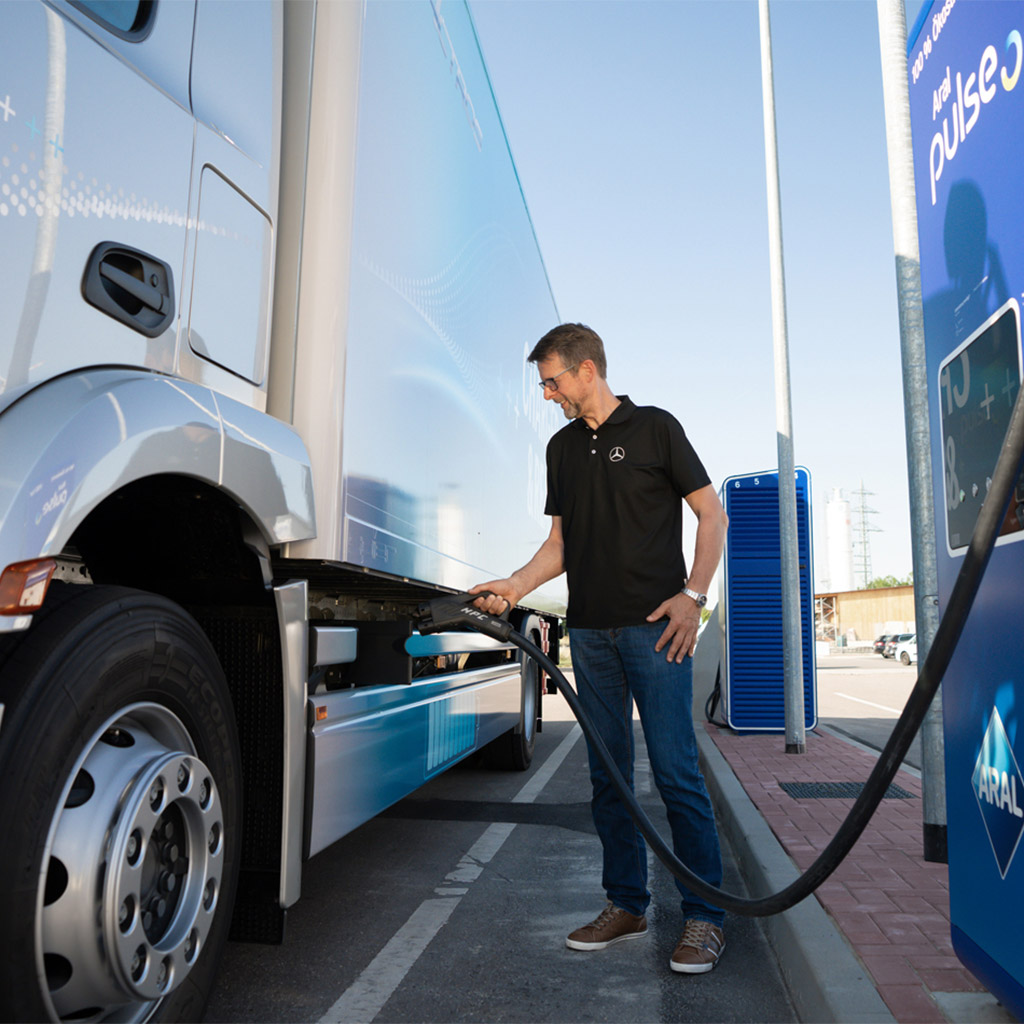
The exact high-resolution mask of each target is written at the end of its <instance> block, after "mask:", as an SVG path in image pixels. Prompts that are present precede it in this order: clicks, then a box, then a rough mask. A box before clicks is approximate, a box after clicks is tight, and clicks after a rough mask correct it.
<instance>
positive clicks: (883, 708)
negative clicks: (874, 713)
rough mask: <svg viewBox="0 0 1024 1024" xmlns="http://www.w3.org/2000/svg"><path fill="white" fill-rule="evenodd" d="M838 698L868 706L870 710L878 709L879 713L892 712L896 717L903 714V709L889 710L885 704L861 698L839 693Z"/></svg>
mask: <svg viewBox="0 0 1024 1024" xmlns="http://www.w3.org/2000/svg"><path fill="white" fill-rule="evenodd" d="M836 696H837V697H845V698H846V699H847V700H853V701H856V702H857V703H858V704H867V706H868V707H870V708H878V710H879V711H891V712H892V713H893V714H894V715H901V714H902V713H903V709H902V708H889V707H886V706H885V705H884V704H876V703H875V702H874V701H871V700H863V699H862V698H860V697H851V696H850V695H849V694H848V693H837V694H836Z"/></svg>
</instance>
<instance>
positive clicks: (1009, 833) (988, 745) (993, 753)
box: [971, 708, 1024, 878]
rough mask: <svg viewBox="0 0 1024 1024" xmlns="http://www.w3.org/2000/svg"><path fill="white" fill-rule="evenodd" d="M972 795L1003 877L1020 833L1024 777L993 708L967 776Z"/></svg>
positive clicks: (1023, 820)
mask: <svg viewBox="0 0 1024 1024" xmlns="http://www.w3.org/2000/svg"><path fill="white" fill-rule="evenodd" d="M971 783H972V784H973V786H974V795H975V796H976V797H977V798H978V808H979V809H980V810H981V817H982V820H983V821H984V822H985V829H986V831H987V832H988V838H989V842H990V843H991V844H992V852H993V853H994V854H995V856H996V863H997V864H998V865H999V874H1000V876H1001V877H1003V878H1005V877H1006V872H1007V871H1009V870H1010V862H1011V861H1012V860H1013V855H1014V854H1015V853H1016V852H1017V844H1018V843H1019V842H1020V836H1021V832H1024V809H1022V807H1021V804H1022V803H1024V777H1022V776H1021V774H1020V769H1019V768H1018V767H1017V759H1016V758H1015V757H1014V756H1013V748H1012V747H1011V746H1010V741H1009V739H1008V738H1007V736H1006V730H1005V729H1004V728H1003V720H1002V719H1001V718H1000V717H999V712H998V711H997V710H996V709H995V708H993V709H992V717H991V718H990V719H989V723H988V728H987V729H986V730H985V739H984V742H983V743H982V745H981V753H980V754H979V755H978V761H977V763H976V764H975V766H974V774H973V775H972V776H971Z"/></svg>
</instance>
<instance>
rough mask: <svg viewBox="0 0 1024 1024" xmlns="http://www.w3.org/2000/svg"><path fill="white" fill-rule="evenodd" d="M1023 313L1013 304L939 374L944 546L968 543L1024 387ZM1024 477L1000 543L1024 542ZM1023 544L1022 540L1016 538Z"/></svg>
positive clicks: (953, 550) (953, 549)
mask: <svg viewBox="0 0 1024 1024" xmlns="http://www.w3.org/2000/svg"><path fill="white" fill-rule="evenodd" d="M1021 376H1022V373H1021V345H1020V307H1019V306H1018V304H1017V301H1016V299H1011V300H1010V301H1009V302H1007V303H1006V304H1005V305H1004V306H1003V307H1002V308H1001V309H999V310H998V311H997V312H996V313H995V314H994V315H993V316H992V317H990V318H989V319H988V320H987V321H986V322H985V323H984V324H983V325H982V326H981V327H980V328H979V329H978V330H977V331H975V332H974V334H972V335H971V336H970V337H969V338H968V339H967V340H966V341H965V342H964V343H963V344H962V345H960V346H958V347H957V348H956V349H955V350H954V351H953V352H952V353H951V354H950V355H949V356H948V357H947V358H946V359H944V360H943V361H942V363H941V364H940V366H939V406H940V408H939V420H940V423H941V426H942V463H943V490H944V494H945V509H946V546H947V548H948V549H949V553H950V554H951V555H954V554H957V553H960V552H962V551H965V550H966V548H967V545H968V544H969V543H970V540H971V535H972V534H973V532H974V526H975V524H976V523H977V521H978V514H979V513H980V511H981V506H982V504H983V503H984V501H985V499H986V497H987V496H988V491H989V488H990V487H991V486H992V471H993V469H994V468H995V464H996V460H997V459H998V457H999V451H1000V448H1001V447H1002V443H1003V438H1004V437H1005V436H1006V428H1007V426H1009V423H1010V413H1011V412H1012V411H1013V403H1014V401H1015V400H1016V398H1017V391H1018V389H1019V388H1020V382H1021ZM1022 502H1024V476H1022V479H1021V480H1020V481H1018V484H1017V488H1016V492H1015V494H1014V500H1013V501H1012V502H1011V503H1010V508H1009V511H1008V513H1007V516H1006V521H1005V522H1004V523H1003V526H1002V529H1001V530H1000V538H1001V539H1002V538H1008V537H1009V536H1010V535H1012V534H1020V536H1021V537H1024V504H1022ZM1018 539H1020V538H1018Z"/></svg>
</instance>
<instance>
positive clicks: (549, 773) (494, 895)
mask: <svg viewBox="0 0 1024 1024" xmlns="http://www.w3.org/2000/svg"><path fill="white" fill-rule="evenodd" d="M568 719H569V716H568V712H567V710H566V709H565V706H564V703H563V702H562V700H561V698H559V697H545V727H544V731H543V732H542V734H541V736H540V737H539V740H538V746H537V754H536V757H535V759H534V764H533V766H532V768H531V771H530V772H528V773H504V772H495V771H491V770H489V769H487V768H486V767H485V766H483V765H482V764H481V763H480V762H479V761H475V762H473V763H470V764H465V765H462V766H459V767H456V768H454V769H452V770H450V771H448V772H446V773H445V774H444V775H442V776H440V777H438V778H437V779H434V780H432V781H431V782H430V783H429V784H428V785H427V786H425V787H424V788H423V789H421V790H420V791H419V792H417V793H416V794H414V795H413V796H412V797H410V798H409V799H407V800H405V801H403V802H402V803H400V804H398V805H396V806H395V807H394V808H392V809H391V810H390V811H389V812H386V813H385V814H384V815H381V816H380V817H378V818H376V819H375V820H373V821H371V822H369V823H368V824H366V825H365V826H363V827H362V828H360V829H358V830H356V831H355V832H354V833H352V834H350V835H349V836H346V837H345V838H344V839H342V840H341V841H339V842H338V843H336V844H335V845H334V846H332V847H331V848H330V849H328V850H326V851H324V852H323V853H321V854H320V855H318V856H317V857H315V858H313V860H311V861H310V862H309V863H308V864H307V865H306V866H305V870H304V877H303V897H302V899H301V900H300V901H299V903H298V904H297V905H296V906H295V907H294V908H292V910H291V911H290V913H289V919H288V930H287V931H288V933H287V938H286V941H285V943H284V945H282V946H258V945H248V944H239V943H232V944H230V945H229V947H228V950H227V954H226V957H225V960H224V964H223V967H222V970H221V973H220V976H219V979H218V984H217V986H216V989H215V991H214V994H213V998H212V1000H211V1004H210V1007H209V1010H208V1013H207V1020H209V1021H310V1022H327V1021H346V1022H348V1021H362V1022H369V1021H376V1022H400V1021H416V1022H462V1021H467V1022H468V1021H472V1022H480V1021H519V1022H549V1021H550V1022H562V1024H568V1022H576V1021H579V1022H583V1021H587V1022H590V1021H594V1022H597V1021H610V1022H615V1024H628V1022H640V1021H645V1022H661V1021H677V1022H688V1021H709V1020H714V1021H792V1020H795V1014H794V1010H793V1007H792V1004H791V1002H790V999H789V996H788V994H787V991H786V988H785V985H784V983H783V981H782V978H781V975H780V973H779V969H778V965H777V963H776V961H775V959H774V955H773V953H772V952H771V950H770V948H769V947H768V945H767V943H766V941H765V938H764V935H763V933H762V931H761V926H760V924H759V923H758V922H757V921H755V920H751V919H738V918H730V919H728V920H727V923H726V936H727V948H726V952H725V954H724V955H723V958H722V961H721V963H720V964H719V966H718V967H717V968H716V969H715V970H714V971H713V972H711V973H710V974H705V975H698V976H686V975H680V974H674V973H672V972H671V971H670V970H669V968H668V959H669V957H670V955H671V953H672V950H673V948H674V946H675V943H676V941H677V940H678V937H679V932H680V928H681V918H680V913H679V908H678V894H677V893H676V890H675V888H674V885H673V883H672V880H671V878H670V876H669V875H668V873H667V872H666V871H665V870H664V869H663V868H662V867H661V865H660V864H657V862H654V863H653V864H652V867H651V889H652V893H653V896H654V901H653V903H652V907H651V910H650V911H649V915H648V919H649V929H650V930H649V934H648V936H647V937H646V938H645V939H642V940H638V941H633V942H627V943H621V944H619V945H617V946H614V947H612V948H610V949H607V950H604V951H601V952H595V953H581V952H576V951H573V950H569V949H566V947H565V942H564V940H565V935H566V934H567V933H568V932H569V931H571V930H572V929H573V928H575V927H577V926H579V925H580V924H584V923H586V922H587V921H589V920H590V919H591V918H593V917H594V916H596V914H597V912H598V911H599V910H600V909H601V907H602V906H603V902H604V900H603V895H602V891H601V885H600V871H601V867H600V845H599V843H598V840H597V837H596V835H595V834H594V831H593V826H592V824H591V821H590V812H589V804H588V801H589V780H588V775H587V767H586V751H585V744H584V743H583V740H582V738H579V739H577V740H575V741H574V740H573V738H572V737H573V736H575V735H576V734H577V732H578V730H577V728H576V727H575V726H574V725H572V724H571V723H570V721H569V720H568ZM560 758H564V760H561V761H559V759H560ZM645 758H646V752H645V750H644V747H643V743H642V736H641V735H640V733H639V730H638V751H637V765H638V772H637V789H638V794H639V796H640V798H641V802H642V803H644V804H645V807H646V809H647V810H648V813H649V814H651V816H652V818H653V819H654V820H655V822H656V823H657V824H658V825H659V828H661V829H662V830H663V831H665V830H666V826H665V822H664V818H663V816H662V815H661V813H660V807H661V804H660V800H659V798H658V796H657V793H656V792H652V789H651V783H650V775H649V770H648V766H647V762H646V759H645ZM724 853H725V862H726V880H725V885H726V888H728V889H730V890H731V891H734V892H742V891H743V883H742V880H741V879H740V877H739V874H738V872H737V869H736V865H735V863H734V861H733V858H732V854H731V851H729V850H725V851H724Z"/></svg>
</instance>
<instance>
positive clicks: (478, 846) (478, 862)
mask: <svg viewBox="0 0 1024 1024" xmlns="http://www.w3.org/2000/svg"><path fill="white" fill-rule="evenodd" d="M582 735H583V732H582V730H581V729H580V727H579V726H578V725H573V727H572V728H571V729H570V730H569V733H568V735H567V736H566V737H565V739H563V740H562V742H561V743H560V744H559V745H558V746H557V747H556V748H555V750H554V752H553V753H552V754H551V755H550V757H548V759H547V760H546V761H545V762H544V764H543V765H541V767H540V768H539V769H538V770H537V771H536V772H535V773H534V774H533V776H532V777H531V779H530V781H529V782H527V783H526V785H525V786H523V788H522V789H521V790H520V791H519V792H518V793H517V794H516V795H515V796H514V797H513V798H512V802H513V803H519V804H524V803H525V804H530V803H533V802H534V800H536V799H537V796H538V795H539V794H540V792H541V790H542V789H543V788H544V787H545V786H546V785H547V784H548V782H549V781H550V780H551V777H552V776H553V775H554V774H555V772H556V771H557V770H558V768H559V766H560V765H561V764H562V762H563V761H564V760H565V759H566V757H567V756H568V754H569V751H570V750H572V748H573V746H574V745H575V744H576V741H577V740H578V739H579V738H580V736H582ZM514 829H515V825H514V824H512V823H511V822H495V823H494V824H493V825H488V826H487V828H486V829H485V830H484V833H483V835H482V836H480V838H479V839H478V840H477V841H476V842H475V843H474V844H473V845H472V846H471V847H470V848H469V849H468V850H467V851H466V852H465V854H463V856H462V857H461V858H460V859H459V863H458V864H457V865H456V866H455V868H454V869H453V870H452V871H449V872H448V874H447V875H445V883H446V884H445V885H444V886H443V887H441V888H438V889H435V890H434V891H435V892H437V893H439V894H441V893H444V894H445V895H444V896H443V897H442V898H439V899H429V900H424V901H423V902H422V903H421V904H420V905H419V907H417V909H416V910H415V911H414V912H413V914H412V916H411V917H410V918H409V920H408V921H406V922H405V924H404V925H402V927H401V928H399V929H398V931H397V932H395V934H394V935H393V936H392V938H391V939H390V940H389V941H388V942H387V943H386V944H385V946H384V948H383V949H382V950H381V951H380V952H379V953H378V954H377V955H376V956H375V957H374V958H373V959H372V960H371V961H370V962H369V964H367V965H366V967H365V968H364V969H363V971H362V973H360V975H359V977H358V978H356V980H355V981H354V982H353V983H352V984H351V985H350V986H349V987H348V988H347V989H346V990H345V991H344V992H343V993H342V994H341V996H340V997H339V998H338V1000H337V1001H336V1002H335V1003H334V1005H333V1006H332V1007H331V1008H330V1009H329V1010H328V1011H327V1012H326V1013H325V1014H324V1015H323V1017H321V1018H320V1021H319V1022H318V1024H348V1022H351V1021H358V1022H360V1024H369V1022H370V1021H372V1020H373V1019H374V1018H375V1017H376V1016H377V1014H378V1013H380V1011H381V1010H382V1009H383V1008H384V1004H385V1003H386V1002H387V1001H388V1000H389V999H390V998H391V997H392V995H394V993H395V991H396V990H397V989H398V986H399V985H401V984H402V982H403V981H404V980H405V976H406V975H407V974H408V973H409V971H410V970H412V968H413V966H414V965H415V963H416V961H417V960H418V959H419V958H420V955H421V954H422V953H423V951H424V950H425V949H426V948H427V946H429V945H430V943H431V941H432V940H433V938H434V936H435V935H437V933H438V932H439V931H440V930H441V929H442V928H443V927H444V926H445V924H446V923H447V921H448V918H449V917H451V915H452V912H453V911H454V910H455V908H456V907H457V906H458V905H459V903H460V901H461V900H462V897H463V895H465V893H467V892H468V891H469V889H468V888H462V887H461V886H460V887H458V888H455V887H451V888H449V885H450V883H452V882H459V883H462V884H463V885H466V884H467V883H471V882H474V881H475V880H476V879H477V878H479V877H480V875H481V874H482V872H483V869H484V865H486V864H487V863H489V862H490V861H491V859H492V858H493V857H494V856H495V854H496V853H497V852H498V851H499V850H500V849H501V847H502V846H503V845H504V843H505V840H506V839H508V837H509V836H510V835H511V834H512V832H513V830H514ZM449 893H451V894H452V895H450V896H449V895H448V894H449Z"/></svg>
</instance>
